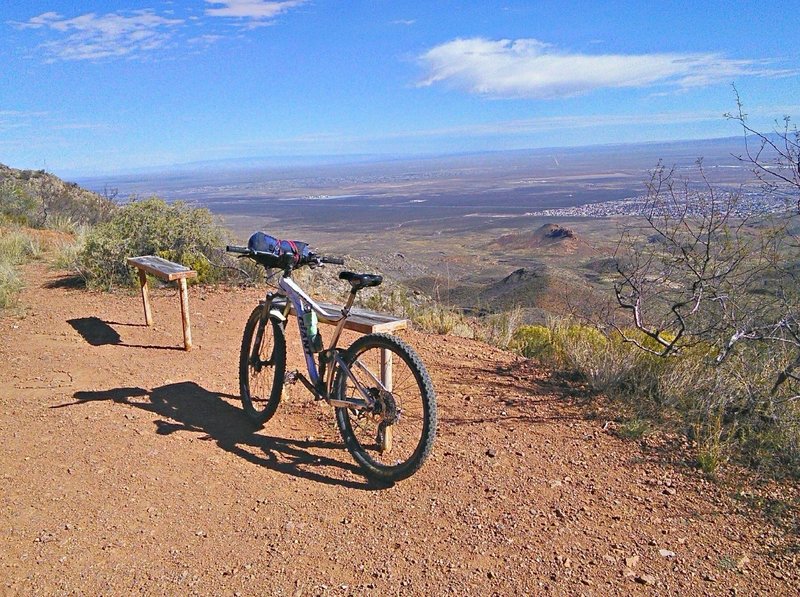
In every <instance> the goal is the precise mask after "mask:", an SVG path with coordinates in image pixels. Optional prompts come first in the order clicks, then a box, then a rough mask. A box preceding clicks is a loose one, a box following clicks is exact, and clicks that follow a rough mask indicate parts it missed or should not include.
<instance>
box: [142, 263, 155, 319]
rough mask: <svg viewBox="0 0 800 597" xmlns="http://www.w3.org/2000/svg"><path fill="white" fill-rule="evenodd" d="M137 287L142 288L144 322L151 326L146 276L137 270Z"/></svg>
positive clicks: (151, 315) (151, 317)
mask: <svg viewBox="0 0 800 597" xmlns="http://www.w3.org/2000/svg"><path fill="white" fill-rule="evenodd" d="M139 285H140V286H141V287H142V304H144V322H145V323H146V324H147V325H153V313H152V311H150V293H149V290H148V286H147V274H146V273H145V271H144V270H143V269H140V270H139Z"/></svg>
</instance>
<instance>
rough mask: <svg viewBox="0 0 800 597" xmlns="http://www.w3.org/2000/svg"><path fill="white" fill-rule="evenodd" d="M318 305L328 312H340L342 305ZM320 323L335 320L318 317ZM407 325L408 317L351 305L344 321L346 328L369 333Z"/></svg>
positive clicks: (333, 323)
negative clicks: (403, 317) (348, 314)
mask: <svg viewBox="0 0 800 597" xmlns="http://www.w3.org/2000/svg"><path fill="white" fill-rule="evenodd" d="M317 304H318V305H319V306H320V307H322V308H323V309H325V310H326V311H327V312H328V313H335V314H337V316H338V314H340V313H341V312H342V306H341V305H336V304H334V303H317ZM290 311H291V314H292V315H294V314H295V313H294V307H293V306H290ZM319 321H320V323H328V324H331V325H336V321H335V320H329V319H323V318H321V317H320V319H319ZM407 327H408V319H401V318H398V317H393V316H392V315H385V314H383V313H376V312H375V311H368V310H367V309H359V308H358V307H353V308H352V309H350V316H349V318H348V319H347V323H345V325H344V328H345V329H346V330H353V331H356V332H359V333H361V334H371V333H373V332H396V331H399V330H404V329H406V328H407Z"/></svg>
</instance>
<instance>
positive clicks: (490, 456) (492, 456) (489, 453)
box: [486, 448, 497, 458]
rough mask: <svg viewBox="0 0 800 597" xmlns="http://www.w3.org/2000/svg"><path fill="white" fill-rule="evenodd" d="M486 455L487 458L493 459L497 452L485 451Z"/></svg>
mask: <svg viewBox="0 0 800 597" xmlns="http://www.w3.org/2000/svg"><path fill="white" fill-rule="evenodd" d="M486 455H487V456H488V457H489V458H494V457H495V456H497V452H495V451H494V450H492V449H491V448H489V449H488V450H486Z"/></svg>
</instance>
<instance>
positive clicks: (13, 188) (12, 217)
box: [0, 179, 37, 226]
mask: <svg viewBox="0 0 800 597" xmlns="http://www.w3.org/2000/svg"><path fill="white" fill-rule="evenodd" d="M36 209H37V203H36V199H34V198H33V197H32V196H31V195H30V194H29V193H28V192H26V191H25V189H23V188H22V187H21V186H19V185H16V184H15V183H14V181H12V180H10V179H7V180H4V181H3V182H2V184H0V224H3V223H6V224H21V225H23V226H29V225H31V224H32V223H33V220H34V214H35V213H36Z"/></svg>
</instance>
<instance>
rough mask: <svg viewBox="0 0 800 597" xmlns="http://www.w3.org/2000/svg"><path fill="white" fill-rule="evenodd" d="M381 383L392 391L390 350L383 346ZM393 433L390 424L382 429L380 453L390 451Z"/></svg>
mask: <svg viewBox="0 0 800 597" xmlns="http://www.w3.org/2000/svg"><path fill="white" fill-rule="evenodd" d="M381 383H382V384H383V387H384V388H385V389H386V391H387V392H391V391H392V387H393V384H392V352H391V351H389V350H386V349H385V348H382V349H381ZM393 435H394V432H393V430H392V426H391V425H389V426H388V427H386V428H385V429H384V430H383V442H382V443H383V445H382V446H381V447H380V452H381V453H384V454H385V453H387V452H391V451H392V439H393Z"/></svg>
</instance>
